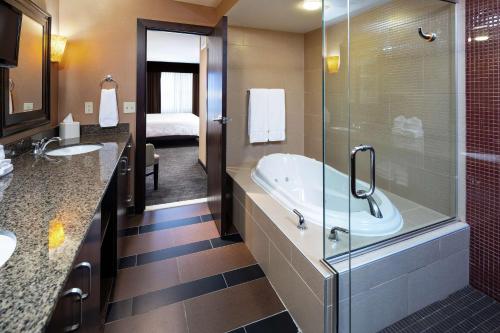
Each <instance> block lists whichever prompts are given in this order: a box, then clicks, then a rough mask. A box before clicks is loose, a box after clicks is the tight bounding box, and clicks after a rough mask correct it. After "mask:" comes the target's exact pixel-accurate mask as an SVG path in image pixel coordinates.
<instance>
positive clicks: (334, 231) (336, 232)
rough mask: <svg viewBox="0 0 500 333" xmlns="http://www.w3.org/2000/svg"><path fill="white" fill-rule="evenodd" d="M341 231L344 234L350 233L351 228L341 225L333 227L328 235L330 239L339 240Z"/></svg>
mask: <svg viewBox="0 0 500 333" xmlns="http://www.w3.org/2000/svg"><path fill="white" fill-rule="evenodd" d="M339 232H343V233H344V234H348V233H349V230H347V229H344V228H341V227H333V228H332V230H330V235H328V239H329V240H332V241H334V242H338V241H339V240H340V237H339Z"/></svg>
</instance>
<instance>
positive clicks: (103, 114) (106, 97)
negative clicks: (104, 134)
mask: <svg viewBox="0 0 500 333" xmlns="http://www.w3.org/2000/svg"><path fill="white" fill-rule="evenodd" d="M99 125H101V127H115V126H116V125H118V102H117V99H116V90H115V89H102V90H101V104H100V105H99Z"/></svg>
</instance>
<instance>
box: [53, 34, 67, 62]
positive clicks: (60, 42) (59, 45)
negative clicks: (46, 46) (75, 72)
mask: <svg viewBox="0 0 500 333" xmlns="http://www.w3.org/2000/svg"><path fill="white" fill-rule="evenodd" d="M67 41H68V39H67V38H66V37H63V36H59V35H52V36H50V61H52V62H61V60H62V58H63V55H64V49H66V42H67Z"/></svg>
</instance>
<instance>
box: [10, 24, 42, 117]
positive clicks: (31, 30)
mask: <svg viewBox="0 0 500 333" xmlns="http://www.w3.org/2000/svg"><path fill="white" fill-rule="evenodd" d="M42 80H43V25H41V24H40V23H38V22H37V21H35V20H33V19H32V18H30V17H29V16H27V15H24V14H23V20H22V24H21V38H20V40H19V58H18V64H17V67H15V68H12V69H10V70H9V114H13V113H20V112H30V111H34V110H40V109H41V108H42V100H43V85H42Z"/></svg>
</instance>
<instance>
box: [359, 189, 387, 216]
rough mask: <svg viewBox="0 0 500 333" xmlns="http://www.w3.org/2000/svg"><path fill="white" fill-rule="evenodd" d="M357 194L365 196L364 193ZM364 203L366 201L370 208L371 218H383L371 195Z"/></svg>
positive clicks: (362, 191)
mask: <svg viewBox="0 0 500 333" xmlns="http://www.w3.org/2000/svg"><path fill="white" fill-rule="evenodd" d="M358 193H359V194H365V193H366V191H364V190H359V191H358ZM366 201H368V206H369V207H370V214H372V216H373V217H376V218H378V219H381V218H383V217H384V216H383V215H382V211H381V210H380V207H379V206H378V203H377V202H376V201H375V199H373V195H370V196H368V197H366Z"/></svg>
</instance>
